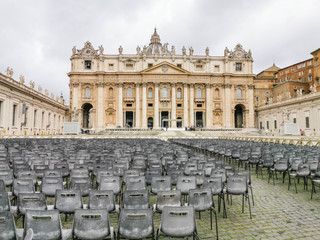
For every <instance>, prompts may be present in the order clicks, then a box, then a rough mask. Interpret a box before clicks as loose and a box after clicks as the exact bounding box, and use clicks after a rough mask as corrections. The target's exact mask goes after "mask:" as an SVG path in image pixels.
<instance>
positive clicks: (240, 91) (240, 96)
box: [237, 88, 242, 99]
mask: <svg viewBox="0 0 320 240" xmlns="http://www.w3.org/2000/svg"><path fill="white" fill-rule="evenodd" d="M237 99H242V90H241V89H240V88H238V89H237Z"/></svg>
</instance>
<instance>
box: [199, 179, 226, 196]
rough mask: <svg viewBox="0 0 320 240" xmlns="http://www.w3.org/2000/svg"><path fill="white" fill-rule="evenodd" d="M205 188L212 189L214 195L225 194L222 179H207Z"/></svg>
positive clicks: (204, 184) (204, 183)
mask: <svg viewBox="0 0 320 240" xmlns="http://www.w3.org/2000/svg"><path fill="white" fill-rule="evenodd" d="M203 187H204V188H208V187H210V188H211V193H212V195H218V194H221V193H222V192H223V182H222V178H221V177H207V178H205V179H204V182H203Z"/></svg>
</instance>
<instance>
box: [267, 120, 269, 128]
mask: <svg viewBox="0 0 320 240" xmlns="http://www.w3.org/2000/svg"><path fill="white" fill-rule="evenodd" d="M267 129H269V121H267Z"/></svg>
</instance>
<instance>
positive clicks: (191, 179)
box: [177, 175, 197, 195]
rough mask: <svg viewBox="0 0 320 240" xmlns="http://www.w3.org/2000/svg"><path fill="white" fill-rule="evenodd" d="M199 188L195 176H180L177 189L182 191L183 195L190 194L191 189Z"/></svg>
mask: <svg viewBox="0 0 320 240" xmlns="http://www.w3.org/2000/svg"><path fill="white" fill-rule="evenodd" d="M195 188H197V181H196V177H195V176H181V175H180V176H179V177H178V180H177V189H178V190H181V193H182V194H185V195H186V194H188V193H189V190H190V189H195Z"/></svg>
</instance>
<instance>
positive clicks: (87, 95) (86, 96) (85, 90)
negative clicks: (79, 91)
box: [84, 87, 91, 98]
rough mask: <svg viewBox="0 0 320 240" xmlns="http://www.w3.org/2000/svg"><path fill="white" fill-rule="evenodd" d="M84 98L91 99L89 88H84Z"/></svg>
mask: <svg viewBox="0 0 320 240" xmlns="http://www.w3.org/2000/svg"><path fill="white" fill-rule="evenodd" d="M84 97H85V98H90V97H91V95H90V88H89V87H86V88H85V89H84Z"/></svg>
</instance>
